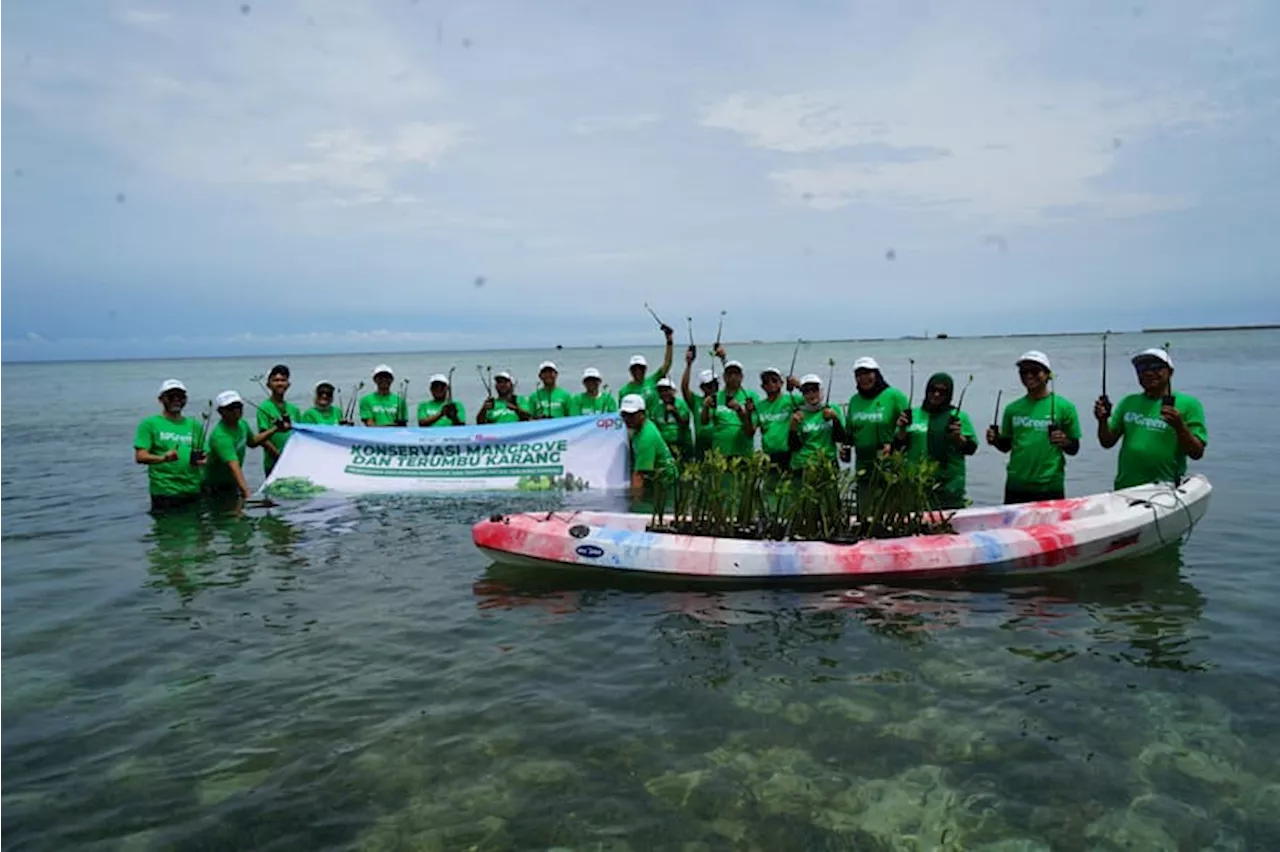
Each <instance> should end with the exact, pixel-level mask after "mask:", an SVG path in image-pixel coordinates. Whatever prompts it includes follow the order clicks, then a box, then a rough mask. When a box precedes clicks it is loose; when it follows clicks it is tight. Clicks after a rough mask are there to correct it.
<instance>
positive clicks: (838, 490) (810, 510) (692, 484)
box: [648, 451, 951, 544]
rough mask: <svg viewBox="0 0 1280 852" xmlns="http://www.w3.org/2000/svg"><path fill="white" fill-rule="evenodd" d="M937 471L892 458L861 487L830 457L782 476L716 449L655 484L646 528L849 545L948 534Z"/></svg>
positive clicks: (931, 465)
mask: <svg viewBox="0 0 1280 852" xmlns="http://www.w3.org/2000/svg"><path fill="white" fill-rule="evenodd" d="M936 473H937V464H936V463H935V462H932V461H928V460H926V461H911V460H909V459H908V458H907V457H906V456H905V455H904V454H902V453H894V454H893V455H890V456H888V457H886V458H883V459H880V460H878V461H877V462H876V463H875V465H873V466H872V467H871V468H870V469H868V470H866V471H865V472H864V474H863V480H862V482H861V483H859V482H858V481H857V477H856V475H855V473H854V471H852V470H843V469H841V467H840V465H839V464H838V463H837V462H836V461H835V460H834V459H830V458H827V457H825V456H819V457H816V458H814V459H812V460H811V461H810V463H809V464H808V465H807V466H805V467H804V468H803V469H802V470H799V471H795V470H785V471H784V470H780V469H779V468H778V467H777V466H775V465H774V464H773V463H772V462H770V461H769V458H768V457H767V456H764V455H762V454H756V455H753V456H746V457H737V458H725V457H724V456H722V455H720V454H719V453H717V452H714V451H713V452H711V453H708V454H707V455H706V456H705V457H704V458H702V459H700V460H698V461H691V462H687V463H685V465H684V466H683V467H682V469H681V471H680V475H679V477H677V478H676V480H675V481H674V482H669V483H655V489H654V493H653V505H654V507H655V508H654V510H653V517H652V519H651V521H650V524H649V526H648V529H649V531H651V532H668V533H681V534H685V535H702V536H715V537H719V538H748V539H757V540H772V541H828V542H834V543H845V544H851V543H853V542H857V541H861V540H862V539H865V538H898V537H901V536H911V535H930V534H937V533H944V532H950V531H951V526H950V523H949V521H950V516H949V515H944V514H943V513H941V512H938V511H936V510H935V502H934V492H935V490H936V485H935V476H936ZM859 501H861V505H859Z"/></svg>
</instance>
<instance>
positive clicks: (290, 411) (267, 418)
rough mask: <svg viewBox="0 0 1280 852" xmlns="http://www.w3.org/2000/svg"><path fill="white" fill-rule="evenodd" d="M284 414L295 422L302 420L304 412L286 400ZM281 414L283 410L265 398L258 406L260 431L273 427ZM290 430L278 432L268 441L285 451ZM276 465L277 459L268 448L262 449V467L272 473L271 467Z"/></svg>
mask: <svg viewBox="0 0 1280 852" xmlns="http://www.w3.org/2000/svg"><path fill="white" fill-rule="evenodd" d="M284 414H285V416H287V417H288V418H289V420H290V421H292V422H294V423H300V422H302V412H301V411H299V410H298V406H296V405H294V404H293V403H292V402H289V401H288V400H285V403H284ZM280 415H281V411H280V409H279V408H277V407H276V404H275V403H274V402H272V401H271V400H269V399H266V400H263V401H262V403H261V404H260V405H259V406H258V431H259V432H263V431H265V430H267V429H270V428H271V425H272V424H273V423H275V422H276V418H277V417H279V416H280ZM289 434H290V433H289V432H277V433H275V434H274V435H272V436H271V437H270V438H269V439H268V441H269V442H270V444H271V446H273V447H275V448H276V449H277V450H279V451H280V452H284V445H285V444H287V443H289ZM275 466H276V460H275V459H274V458H272V457H271V454H270V453H268V452H267V451H266V450H263V451H262V469H263V471H265V472H266V473H271V468H273V467H275Z"/></svg>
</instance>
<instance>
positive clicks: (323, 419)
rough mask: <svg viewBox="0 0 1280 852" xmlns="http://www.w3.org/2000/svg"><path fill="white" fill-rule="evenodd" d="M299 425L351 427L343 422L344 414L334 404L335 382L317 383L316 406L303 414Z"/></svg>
mask: <svg viewBox="0 0 1280 852" xmlns="http://www.w3.org/2000/svg"><path fill="white" fill-rule="evenodd" d="M298 422H299V423H308V424H310V425H312V426H350V425H351V424H349V423H343V422H342V412H341V411H339V410H338V408H337V406H335V405H334V404H333V382H316V395H315V404H314V405H312V406H311V407H310V408H308V409H307V410H306V411H304V412H302V417H301V418H299V420H298Z"/></svg>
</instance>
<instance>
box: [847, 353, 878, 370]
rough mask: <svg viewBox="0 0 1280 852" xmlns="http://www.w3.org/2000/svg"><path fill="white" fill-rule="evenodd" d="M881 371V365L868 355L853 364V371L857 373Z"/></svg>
mask: <svg viewBox="0 0 1280 852" xmlns="http://www.w3.org/2000/svg"><path fill="white" fill-rule="evenodd" d="M879 369H880V365H879V364H878V363H876V359H875V358H870V357H868V356H866V355H863V356H862V357H861V358H859V359H858V360H857V361H854V362H853V370H854V372H855V373H856V372H857V371H858V370H879Z"/></svg>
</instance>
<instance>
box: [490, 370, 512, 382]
mask: <svg viewBox="0 0 1280 852" xmlns="http://www.w3.org/2000/svg"><path fill="white" fill-rule="evenodd" d="M493 377H494V378H495V379H506V380H507V381H511V374H510V373H508V372H507V371H506V370H499V371H498V372H496V373H494V374H493Z"/></svg>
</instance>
